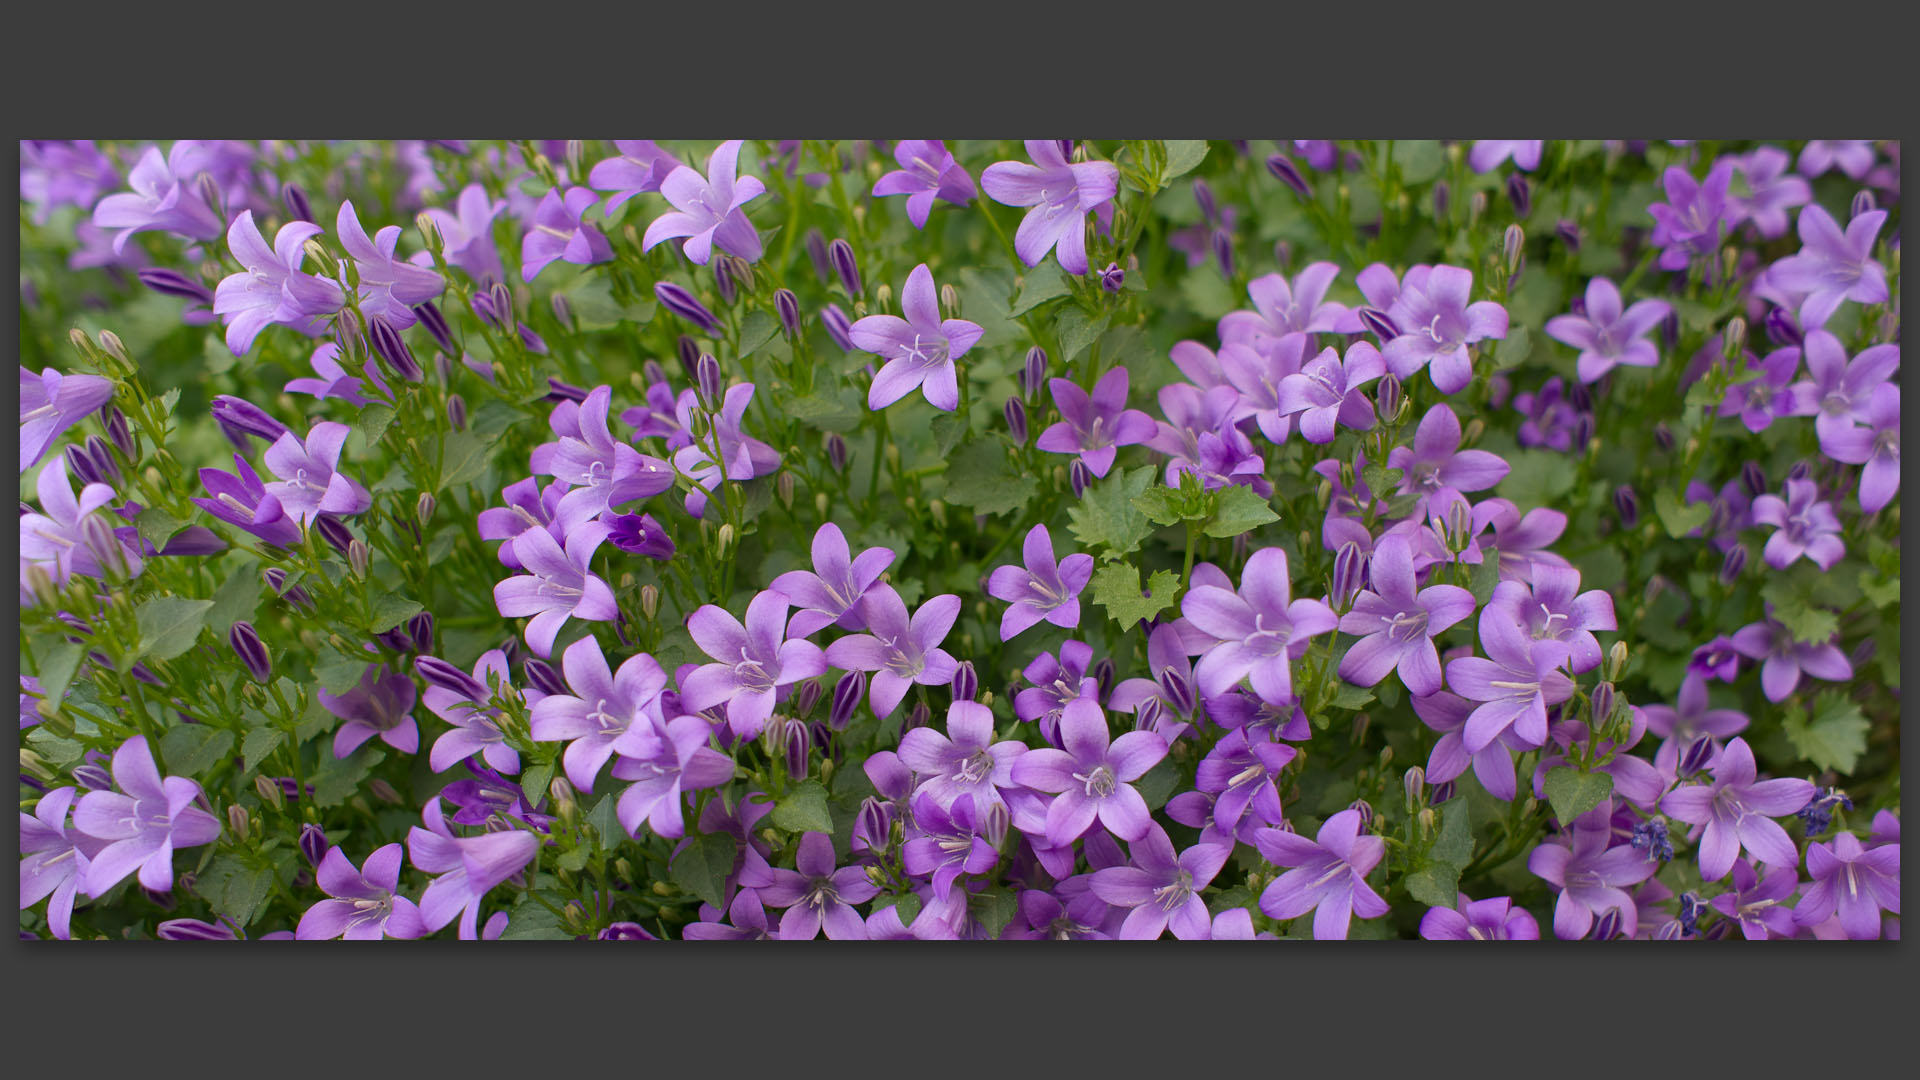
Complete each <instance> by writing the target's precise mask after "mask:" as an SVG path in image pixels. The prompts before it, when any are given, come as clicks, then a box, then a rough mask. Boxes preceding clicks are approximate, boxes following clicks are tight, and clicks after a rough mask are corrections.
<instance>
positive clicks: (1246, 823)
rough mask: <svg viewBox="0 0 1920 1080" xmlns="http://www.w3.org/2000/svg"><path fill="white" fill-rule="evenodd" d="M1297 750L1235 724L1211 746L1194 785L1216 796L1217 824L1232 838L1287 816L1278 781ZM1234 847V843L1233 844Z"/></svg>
mask: <svg viewBox="0 0 1920 1080" xmlns="http://www.w3.org/2000/svg"><path fill="white" fill-rule="evenodd" d="M1298 753H1299V751H1298V750H1295V749H1294V748H1293V747H1291V746H1288V745H1286V744H1285V743H1280V742H1275V741H1273V740H1272V739H1271V738H1268V737H1266V736H1265V735H1263V734H1259V733H1256V734H1251V735H1250V734H1248V731H1247V728H1246V727H1244V726H1242V727H1237V728H1235V729H1233V730H1232V731H1230V732H1228V733H1227V735H1226V737H1225V738H1222V739H1221V740H1220V741H1219V742H1217V743H1214V744H1213V749H1212V750H1210V751H1208V752H1207V756H1206V757H1204V758H1202V759H1201V760H1200V764H1199V766H1198V767H1197V768H1196V769H1195V772H1194V788H1195V790H1197V791H1201V792H1204V793H1206V794H1209V795H1212V796H1214V800H1213V824H1214V826H1215V827H1216V828H1218V829H1220V830H1221V831H1222V832H1223V833H1225V834H1227V835H1229V836H1232V835H1236V834H1244V833H1245V832H1246V831H1247V830H1248V828H1249V827H1251V826H1258V825H1278V824H1280V823H1281V821H1283V820H1284V815H1283V813H1282V811H1281V807H1280V789H1279V787H1278V786H1277V785H1276V783H1275V781H1276V780H1277V779H1278V778H1279V776H1280V770H1281V769H1284V768H1286V766H1287V763H1288V762H1290V761H1292V760H1293V759H1294V757H1295V756H1296V755H1297V754H1298ZM1229 846H1231V845H1229Z"/></svg>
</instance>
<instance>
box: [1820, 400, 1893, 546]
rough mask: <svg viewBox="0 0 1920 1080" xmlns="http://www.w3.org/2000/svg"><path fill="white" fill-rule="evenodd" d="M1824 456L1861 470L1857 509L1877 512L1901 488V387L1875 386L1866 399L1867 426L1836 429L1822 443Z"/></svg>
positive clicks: (1870, 512)
mask: <svg viewBox="0 0 1920 1080" xmlns="http://www.w3.org/2000/svg"><path fill="white" fill-rule="evenodd" d="M1825 449H1826V452H1827V456H1828V457H1831V458H1832V459H1833V460H1835V461H1843V462H1846V463H1847V464H1849V465H1862V466H1864V468H1862V469H1861V470H1860V509H1861V511H1862V512H1863V513H1868V514H1872V513H1877V512H1878V511H1880V510H1881V509H1882V508H1883V507H1885V506H1886V505H1887V504H1888V503H1890V502H1892V501H1893V497H1894V496H1895V495H1896V494H1898V493H1899V491H1900V387H1898V386H1896V385H1894V384H1892V383H1887V384H1885V385H1882V386H1877V387H1875V388H1874V391H1873V396H1872V397H1871V398H1869V399H1868V400H1867V426H1866V427H1854V428H1848V429H1847V430H1846V431H1842V432H1838V433H1836V434H1835V435H1834V436H1833V438H1832V439H1831V440H1829V441H1828V443H1827V444H1825Z"/></svg>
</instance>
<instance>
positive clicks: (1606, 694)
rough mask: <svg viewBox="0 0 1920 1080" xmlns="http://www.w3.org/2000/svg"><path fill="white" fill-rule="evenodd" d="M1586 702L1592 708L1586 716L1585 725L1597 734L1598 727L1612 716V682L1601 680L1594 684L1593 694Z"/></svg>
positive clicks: (1603, 724) (1602, 725)
mask: <svg viewBox="0 0 1920 1080" xmlns="http://www.w3.org/2000/svg"><path fill="white" fill-rule="evenodd" d="M1587 704H1588V705H1589V706H1590V707H1591V709H1592V712H1591V713H1590V714H1589V716H1588V722H1587V727H1588V729H1589V730H1591V731H1593V732H1595V733H1596V734H1598V732H1599V731H1600V729H1601V728H1602V727H1604V726H1606V724H1607V722H1608V721H1609V720H1611V719H1612V718H1613V684H1612V683H1610V682H1603V683H1600V684H1599V685H1597V686H1595V687H1594V688H1593V696H1592V697H1591V698H1589V699H1588V701H1587Z"/></svg>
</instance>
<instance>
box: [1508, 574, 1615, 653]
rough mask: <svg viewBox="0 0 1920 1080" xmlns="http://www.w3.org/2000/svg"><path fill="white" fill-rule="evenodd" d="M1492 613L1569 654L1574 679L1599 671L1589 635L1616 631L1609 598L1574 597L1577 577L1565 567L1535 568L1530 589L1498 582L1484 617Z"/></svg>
mask: <svg viewBox="0 0 1920 1080" xmlns="http://www.w3.org/2000/svg"><path fill="white" fill-rule="evenodd" d="M1576 594H1577V595H1576ZM1496 608H1497V609H1499V610H1501V611H1502V612H1505V613H1506V615H1507V617H1508V618H1509V619H1511V620H1513V621H1514V622H1516V623H1518V624H1519V625H1520V627H1521V628H1522V629H1524V630H1525V631H1526V632H1527V633H1528V634H1530V635H1531V636H1532V637H1533V638H1534V640H1536V641H1539V640H1549V641H1558V642H1562V643H1564V644H1565V645H1566V646H1567V647H1568V648H1569V649H1570V650H1572V652H1571V655H1570V657H1569V663H1570V664H1571V668H1570V670H1571V671H1572V672H1573V673H1574V674H1576V675H1578V674H1580V673H1581V672H1584V671H1591V670H1593V669H1594V668H1596V667H1599V666H1600V661H1601V659H1602V657H1601V652H1600V642H1599V640H1598V639H1596V638H1595V637H1594V636H1593V631H1595V630H1618V629H1619V628H1620V626H1619V623H1618V622H1617V621H1616V619H1615V618H1614V613H1613V594H1611V593H1609V592H1607V591H1606V590H1605V589H1589V590H1587V591H1586V592H1580V571H1579V570H1577V569H1575V568H1573V567H1571V566H1541V567H1536V568H1534V571H1533V581H1532V583H1531V585H1530V586H1529V585H1523V584H1521V583H1520V582H1517V581H1503V582H1501V583H1500V584H1498V585H1496V586H1494V589H1493V596H1492V597H1490V598H1489V599H1488V600H1487V609H1488V610H1489V611H1491V610H1494V609H1496Z"/></svg>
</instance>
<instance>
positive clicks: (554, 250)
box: [520, 187, 613, 281]
mask: <svg viewBox="0 0 1920 1080" xmlns="http://www.w3.org/2000/svg"><path fill="white" fill-rule="evenodd" d="M599 201H600V196H598V195H596V194H594V193H593V192H592V191H590V190H588V189H587V188H583V187H574V188H568V189H567V193H566V195H565V196H562V195H561V194H560V191H559V189H558V188H555V189H552V190H550V191H548V192H547V193H546V195H544V196H543V197H541V199H540V205H539V206H536V207H534V210H533V226H532V228H530V229H528V230H527V235H526V236H525V238H523V239H522V241H521V244H520V280H522V281H532V280H533V279H534V278H535V277H537V276H539V274H540V271H542V270H544V269H546V267H547V264H548V263H550V262H553V261H554V260H555V259H564V260H566V261H567V262H570V263H573V264H574V265H576V266H592V265H593V264H594V263H603V262H610V261H612V259H613V245H612V244H610V243H608V242H607V235H606V234H605V233H603V232H601V231H600V230H599V229H598V228H596V227H595V226H592V225H588V224H586V223H585V222H583V221H581V220H580V219H581V217H582V215H584V214H585V213H586V212H587V211H588V210H590V209H592V208H593V204H594V203H596V202H599Z"/></svg>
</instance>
